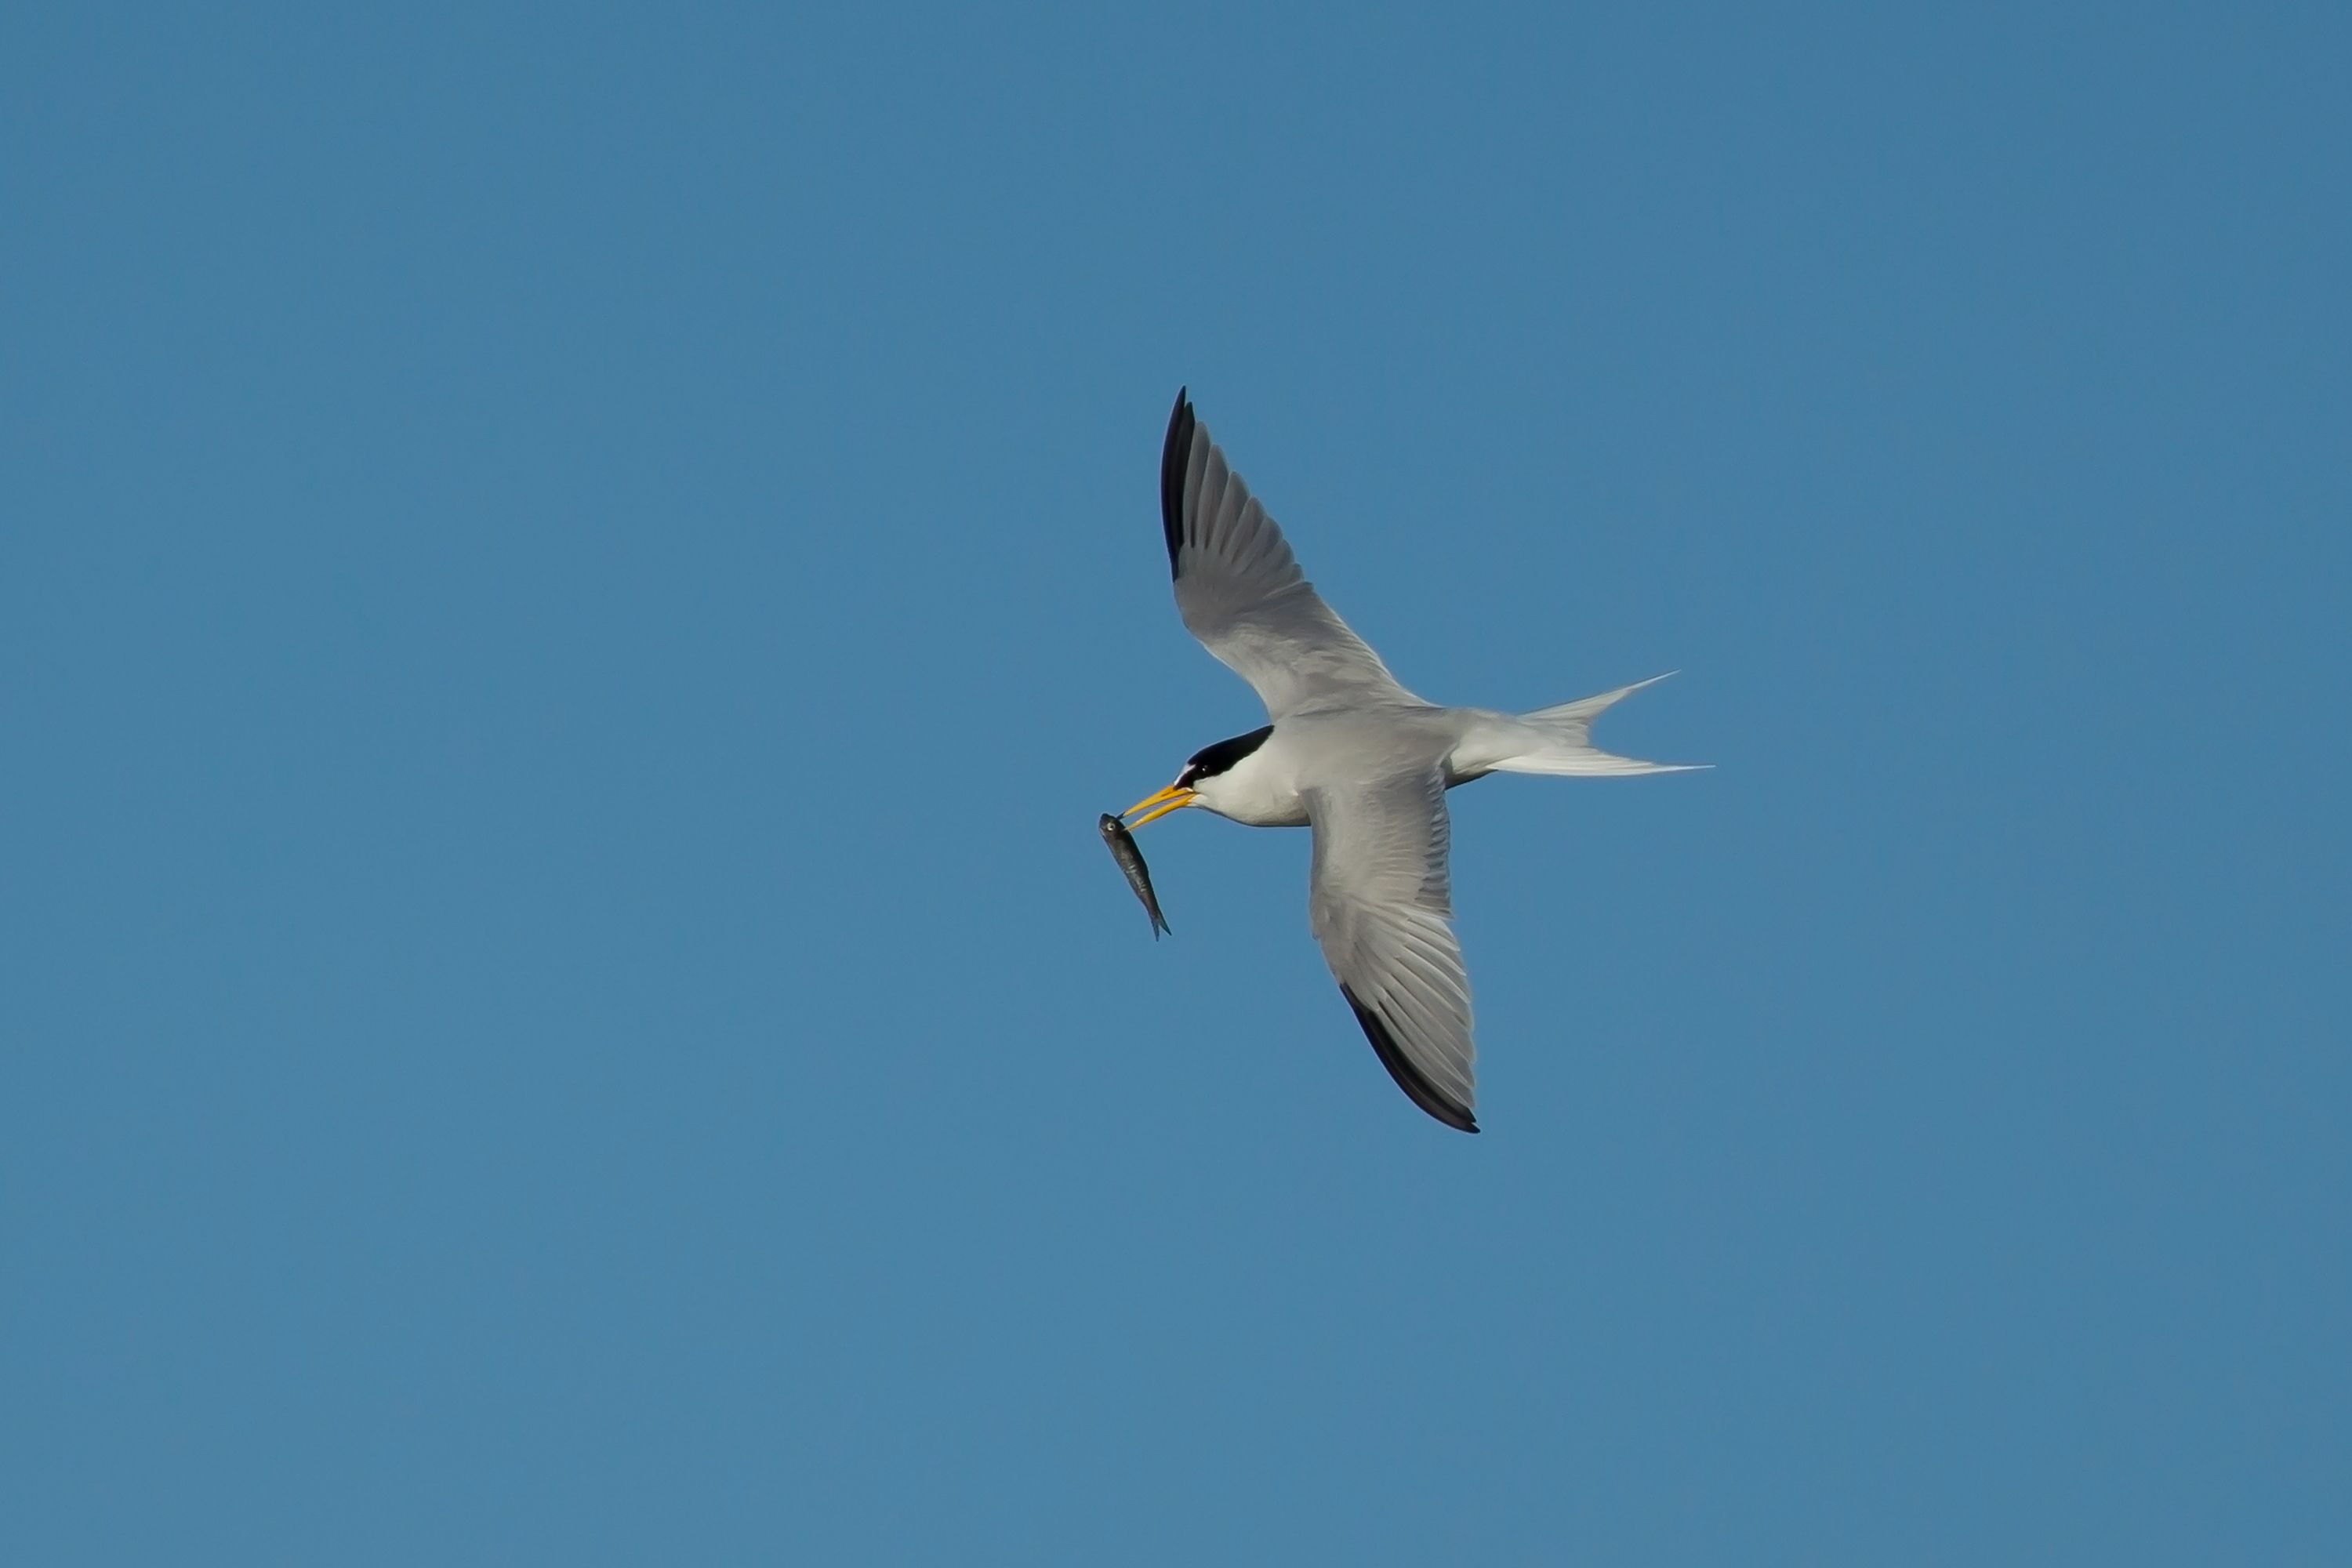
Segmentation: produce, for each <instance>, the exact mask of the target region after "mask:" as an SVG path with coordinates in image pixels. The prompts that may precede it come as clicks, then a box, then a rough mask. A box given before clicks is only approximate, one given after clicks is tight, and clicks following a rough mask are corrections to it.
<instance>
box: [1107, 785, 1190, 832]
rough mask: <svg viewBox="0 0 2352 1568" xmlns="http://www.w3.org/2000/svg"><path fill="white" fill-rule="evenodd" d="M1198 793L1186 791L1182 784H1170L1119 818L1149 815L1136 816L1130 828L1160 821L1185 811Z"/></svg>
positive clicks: (1129, 808) (1148, 796)
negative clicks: (1175, 812)
mask: <svg viewBox="0 0 2352 1568" xmlns="http://www.w3.org/2000/svg"><path fill="white" fill-rule="evenodd" d="M1196 793H1197V792H1195V791H1193V790H1189V789H1186V788H1185V787H1184V786H1183V785H1181V784H1170V785H1169V786H1168V787H1167V788H1166V789H1163V790H1161V791H1160V793H1159V794H1158V795H1147V796H1146V797H1145V798H1143V799H1141V800H1139V801H1137V802H1136V803H1135V804H1134V805H1130V806H1129V807H1128V808H1127V809H1126V810H1125V811H1122V812H1120V813H1119V816H1135V814H1136V813H1137V812H1139V811H1140V812H1144V813H1146V814H1147V815H1145V816H1135V820H1134V821H1133V822H1130V823H1129V824H1128V825H1127V826H1129V828H1137V827H1140V826H1143V825H1144V824H1145V823H1147V822H1157V821H1159V820H1160V818H1161V817H1163V816H1167V815H1168V814H1169V813H1170V812H1171V811H1181V810H1183V809H1184V808H1185V807H1186V806H1188V805H1192V798H1193V795H1195V794H1196Z"/></svg>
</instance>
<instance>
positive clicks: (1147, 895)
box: [1097, 811, 1176, 942]
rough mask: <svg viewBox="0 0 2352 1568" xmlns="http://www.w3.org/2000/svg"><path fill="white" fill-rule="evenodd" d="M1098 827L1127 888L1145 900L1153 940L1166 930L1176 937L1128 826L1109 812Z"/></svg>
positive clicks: (1157, 939)
mask: <svg viewBox="0 0 2352 1568" xmlns="http://www.w3.org/2000/svg"><path fill="white" fill-rule="evenodd" d="M1097 826H1099V827H1100V828H1101V829H1102V836H1103V842H1104V843H1106V844H1108V845H1109V846H1110V858H1112V859H1114V860H1116V861H1118V868H1119V869H1120V870H1122V871H1124V872H1126V873H1127V885H1128V886H1129V887H1130V888H1133V889H1135V896H1136V897H1137V898H1138V899H1140V900H1142V901H1143V912H1144V913H1145V914H1148V915H1150V917H1151V940H1152V941H1154V942H1158V941H1159V940H1160V932H1161V931H1167V932H1168V934H1169V935H1170V936H1174V935H1175V934H1176V933H1175V932H1174V931H1171V930H1170V929H1169V925H1168V917H1167V916H1165V915H1163V914H1161V913H1160V900H1159V897H1158V896H1157V895H1156V894H1154V893H1153V892H1152V890H1151V872H1150V868H1147V867H1146V866H1145V865H1144V864H1143V851H1142V850H1140V849H1139V848H1137V847H1136V846H1135V835H1134V834H1132V833H1129V831H1128V830H1127V824H1125V823H1123V822H1121V821H1120V820H1119V819H1118V817H1116V816H1112V815H1111V814H1110V813H1109V812H1107V811H1106V812H1104V813H1103V815H1102V821H1101V822H1100V823H1098V824H1097Z"/></svg>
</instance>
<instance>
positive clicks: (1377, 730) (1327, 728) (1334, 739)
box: [1122, 392, 1676, 1132]
mask: <svg viewBox="0 0 2352 1568" xmlns="http://www.w3.org/2000/svg"><path fill="white" fill-rule="evenodd" d="M1160 507H1161V521H1162V525H1163V528H1164V531H1165V534H1166V539H1167V544H1168V560H1169V567H1170V571H1171V574H1172V575H1173V577H1174V579H1175V584H1176V603H1177V608H1178V610H1179V611H1180V612H1181V614H1182V616H1183V618H1184V624H1185V626H1186V627H1187V628H1189V629H1190V630H1191V631H1192V634H1193V636H1195V637H1198V638H1200V640H1201V642H1202V645H1203V646H1204V647H1207V648H1208V650H1209V651H1210V652H1211V653H1213V654H1214V655H1215V656H1216V657H1217V658H1220V659H1222V660H1223V662H1224V663H1226V664H1227V665H1229V666H1231V667H1232V668H1234V670H1235V671H1236V672H1238V673H1239V674H1240V675H1241V676H1242V677H1243V679H1245V680H1247V681H1248V682H1249V683H1250V684H1251V685H1252V686H1253V687H1255V689H1257V692H1258V695H1259V696H1260V697H1261V698H1262V699H1264V700H1265V707H1266V715H1267V717H1268V719H1270V720H1271V721H1272V722H1271V723H1269V724H1267V725H1265V727H1263V728H1260V729H1258V730H1255V731H1250V732H1249V733H1247V734H1244V735H1236V736H1234V737H1233V738H1232V739H1231V740H1227V741H1220V742H1217V743H1216V744H1214V745H1212V746H1206V747H1203V748H1202V750H1201V751H1199V752H1195V753H1194V754H1193V756H1192V760H1191V761H1190V762H1189V763H1186V764H1185V767H1184V771H1183V772H1182V773H1180V774H1178V776H1177V779H1176V782H1175V783H1174V784H1171V785H1170V786H1169V787H1168V788H1166V789H1164V790H1162V791H1160V793H1159V794H1158V795H1152V796H1150V797H1149V798H1147V799H1145V800H1143V801H1141V802H1139V803H1138V804H1137V805H1134V806H1133V807H1131V808H1129V810H1128V811H1127V812H1125V813H1123V814H1122V815H1123V816H1130V817H1134V818H1135V819H1136V820H1135V821H1134V822H1132V823H1131V824H1129V826H1135V827H1140V826H1143V825H1144V824H1146V823H1148V822H1151V821H1154V820H1156V819H1157V818H1158V817H1160V816H1165V815H1167V814H1168V813H1169V812H1171V811H1175V810H1178V809H1180V808H1181V807H1184V806H1200V807H1202V808H1204V809H1206V810H1209V811H1213V812H1214V813H1216V814H1217V815H1218V816H1225V817H1230V818H1231V819H1233V820H1234V821H1235V822H1240V823H1244V824H1246V825H1248V826H1253V827H1310V826H1311V827H1312V828H1314V829H1315V858H1314V869H1313V871H1312V873H1311V874H1310V877H1309V883H1310V887H1309V893H1308V903H1307V912H1308V923H1309V925H1310V926H1311V927H1312V929H1313V931H1314V933H1315V938H1316V941H1317V942H1319V943H1320V944H1321V945H1322V948H1323V954H1324V957H1325V959H1326V960H1327V961H1328V963H1329V964H1330V966H1331V972H1332V973H1333V975H1334V976H1335V977H1336V978H1337V979H1338V980H1339V989H1340V992H1341V994H1343V995H1344V996H1345V997H1346V998H1347V1000H1348V1005H1349V1006H1350V1007H1351V1008H1353V1009H1354V1011H1355V1014H1356V1017H1357V1021H1358V1022H1359V1023H1360V1024H1361V1025H1362V1026H1363V1029H1364V1033H1365V1035H1366V1037H1368V1038H1370V1040H1371V1042H1372V1047H1373V1048H1374V1050H1375V1051H1377V1052H1378V1053H1379V1056H1380V1058H1381V1064H1382V1065H1383V1066H1385V1067H1386V1068H1388V1069H1389V1072H1390V1074H1391V1077H1393V1078H1394V1079H1396V1081H1397V1084H1398V1087H1400V1088H1401V1089H1403V1090H1404V1091H1405V1093H1406V1094H1407V1095H1408V1096H1410V1097H1411V1098H1412V1100H1413V1102H1414V1103H1415V1104H1417V1105H1419V1106H1420V1107H1421V1108H1422V1109H1423V1110H1426V1111H1428V1112H1429V1113H1430V1114H1431V1115H1432V1116H1433V1117H1435V1118H1437V1119H1438V1120H1439V1121H1443V1122H1444V1123H1445V1124H1446V1125H1448V1126H1451V1127H1455V1128H1459V1129H1460V1130H1461V1131H1465V1132H1475V1131H1477V1130H1478V1128H1477V1123H1476V1121H1475V1119H1474V1117H1473V1115H1472V1111H1471V1107H1472V1105H1473V1103H1474V1088H1475V1086H1474V1079H1473V1072H1472V1061H1473V1057H1474V1051H1473V1047H1472V1045H1471V1018H1470V988H1469V981H1468V977H1467V975H1466V974H1465V972H1464V969H1463V964H1462V952H1461V948H1460V946H1459V945H1458V944H1457V943H1456V942H1455V941H1454V931H1453V926H1452V923H1451V920H1452V915H1453V904H1452V900H1451V896H1450V894H1449V892H1448V885H1447V871H1446V858H1447V848H1448V844H1449V839H1450V825H1449V823H1448V820H1447V815H1446V809H1445V792H1446V791H1447V790H1448V789H1451V788H1453V787H1454V786H1455V785H1456V784H1466V783H1468V782H1469V781H1470V780H1472V779H1475V778H1483V777H1485V776H1486V774H1488V773H1497V772H1509V773H1560V774H1584V775H1592V774H1604V773H1668V772H1674V771H1676V769H1675V767H1674V766H1673V765H1671V764H1665V763H1643V762H1638V761H1635V760H1634V759H1633V758H1630V757H1617V756H1612V755H1610V754H1609V753H1608V752H1601V751H1597V750H1595V749H1594V748H1593V747H1592V746H1591V745H1590V744H1589V743H1588V734H1589V731H1590V730H1591V723H1592V721H1593V719H1594V718H1595V717H1597V716H1598V715H1599V714H1600V713H1601V710H1603V709H1606V708H1607V707H1608V706H1609V705H1610V704H1611V703H1612V702H1615V701H1617V700H1619V699H1620V698H1622V697H1624V696H1626V695H1627V694H1629V693H1631V692H1633V691H1635V690H1638V689H1640V687H1642V686H1646V685H1648V684H1649V682H1648V681H1642V682H1639V683H1637V684H1636V685H1634V686H1626V687H1621V688H1619V689H1616V690H1614V691H1609V692H1603V693H1602V694H1601V695H1600V696H1598V697H1589V698H1586V699H1584V700H1581V701H1578V702H1570V703H1563V704H1561V705H1560V706H1559V707H1557V708H1547V709H1540V710H1537V711H1535V712H1532V713H1521V714H1510V713H1501V712H1496V711H1493V710H1487V709H1480V708H1443V707H1438V706H1436V705H1434V704H1433V703H1428V702H1424V701H1423V700H1421V699H1420V698H1418V697H1415V696H1414V695H1413V694H1412V693H1411V692H1410V691H1407V690H1406V689H1404V688H1403V687H1402V686H1401V685H1399V684H1398V683H1397V680H1396V679H1395V677H1393V676H1391V674H1390V673H1389V671H1388V668H1387V667H1386V666H1385V665H1383V664H1381V660H1380V657H1379V656H1378V655H1377V654H1375V653H1373V652H1372V650H1371V649H1370V647H1367V646H1365V644H1364V642H1363V640H1362V639H1361V638H1360V637H1357V636H1356V635H1355V633H1354V632H1352V631H1350V630H1349V628H1348V626H1347V624H1346V623H1345V622H1344V621H1342V620H1340V619H1339V616H1337V615H1336V614H1334V613H1333V612H1332V610H1331V608H1330V606H1329V605H1326V604H1325V603H1324V602H1323V600H1322V599H1321V597H1320V596H1319V595H1317V594H1316V592H1315V589H1314V586H1313V584H1309V583H1308V582H1307V579H1306V577H1305V575H1304V574H1301V573H1300V571H1299V569H1298V564H1297V560H1296V559H1295V558H1294V557H1293V556H1292V554H1291V552H1290V547H1289V545H1288V543H1286V542H1285V541H1284V539H1283V537H1282V532H1281V531H1280V530H1279V529H1278V528H1276V526H1275V524H1274V521H1273V519H1271V518H1269V517H1267V516H1266V514H1265V508H1264V507H1262V506H1260V505H1259V504H1258V502H1257V501H1256V500H1255V499H1253V498H1252V497H1251V495H1250V493H1249V489H1248V487H1247V486H1246V485H1244V483H1243V482H1242V479H1241V477H1240V476H1239V475H1237V474H1234V472H1233V471H1232V469H1231V468H1229V467H1228V466H1227V464H1226V462H1225V460H1224V455H1223V453H1222V452H1221V451H1219V450H1218V449H1217V447H1216V446H1215V444H1214V443H1213V442H1212V441H1211V440H1210V439H1209V434H1208V431H1207V430H1206V429H1205V428H1204V427H1202V426H1201V425H1200V424H1199V422H1198V421H1197V420H1196V418H1195V417H1194V416H1193V413H1192V405H1191V403H1190V402H1189V401H1187V399H1186V397H1185V395H1183V394H1182V393H1181V392H1180V393H1178V394H1177V395H1176V408H1175V412H1174V413H1173V414H1172V415H1171V416H1170V419H1169V425H1168V439H1167V444H1166V446H1165V447H1164V448H1163V451H1162V456H1161V460H1160Z"/></svg>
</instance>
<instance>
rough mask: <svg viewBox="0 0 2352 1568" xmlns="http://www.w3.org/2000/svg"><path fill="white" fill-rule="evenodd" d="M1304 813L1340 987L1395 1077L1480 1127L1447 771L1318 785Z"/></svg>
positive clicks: (1324, 930)
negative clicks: (1450, 874)
mask: <svg viewBox="0 0 2352 1568" xmlns="http://www.w3.org/2000/svg"><path fill="white" fill-rule="evenodd" d="M1307 816H1308V818H1309V820H1311V821H1312V822H1313V823H1314V825H1315V868H1314V871H1313V873H1312V875H1311V877H1310V879H1309V886H1308V892H1307V920H1308V922H1309V923H1310V924H1311V925H1312V926H1313V927H1314V931H1315V940H1316V941H1317V942H1320V943H1321V944H1322V947H1323V958H1324V962H1326V963H1328V964H1330V966H1331V973H1332V974H1333V975H1334V976H1335V977H1337V978H1338V980H1339V994H1341V995H1343V996H1345V997H1347V999H1348V1005H1349V1006H1350V1007H1352V1008H1354V1009H1355V1010H1356V1021H1357V1022H1358V1023H1360V1024H1361V1025H1362V1026H1364V1033H1365V1035H1366V1036H1367V1037H1370V1040H1371V1042H1372V1049H1374V1050H1375V1051H1378V1052H1379V1053H1380V1058H1381V1066H1382V1067H1384V1068H1388V1069H1389V1076H1390V1077H1391V1078H1393V1079H1396V1081H1397V1087H1398V1088H1399V1089H1403V1090H1404V1091H1405V1093H1406V1094H1407V1095H1408V1096H1410V1097H1411V1098H1412V1102H1413V1103H1414V1104H1415V1105H1418V1106H1420V1107H1421V1108H1422V1109H1423V1110H1426V1111H1427V1112H1429V1114H1430V1115H1432V1116H1434V1117H1435V1118H1437V1120H1438V1121H1443V1122H1444V1123H1445V1125H1447V1126H1448V1127H1454V1128H1459V1129H1460V1130H1461V1131H1465V1132H1475V1131H1478V1123H1477V1121H1476V1120H1475V1118H1474V1117H1473V1115H1472V1114H1471V1107H1472V1106H1473V1104H1474V1103H1475V1093H1476V1089H1475V1071H1474V1066H1473V1061H1474V1058H1475V1054H1476V1053H1475V1051H1474V1050H1473V1049H1472V1047H1471V1044H1470V979H1469V976H1468V974H1467V973H1465V972H1464V970H1463V967H1462V945H1461V943H1459V942H1456V941H1454V928H1453V926H1452V924H1451V923H1450V921H1451V917H1452V916H1453V913H1454V904H1453V899H1452V896H1451V894H1450V893H1449V891H1448V879H1447V876H1446V868H1445V858H1446V850H1447V846H1448V839H1449V837H1450V834H1449V830H1448V827H1447V823H1446V816H1445V781H1444V778H1443V777H1442V776H1441V775H1440V774H1439V773H1437V772H1436V771H1435V770H1434V769H1431V770H1428V771H1426V772H1421V771H1415V772H1412V773H1391V774H1389V775H1388V776H1386V777H1373V778H1369V779H1365V780H1362V781H1360V782H1350V783H1348V784H1339V785H1333V786H1328V787H1325V788H1319V789H1315V790H1311V791H1309V792H1307Z"/></svg>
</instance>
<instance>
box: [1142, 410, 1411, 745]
mask: <svg viewBox="0 0 2352 1568" xmlns="http://www.w3.org/2000/svg"><path fill="white" fill-rule="evenodd" d="M1160 522H1161V524H1162V526H1163V527H1164V528H1165V529H1166V531H1167V535H1168V569H1169V571H1170V572H1171V574H1174V576H1175V579H1176V609H1177V611H1178V613H1179V614H1181V616H1183V617H1184V626H1185V629H1187V630H1188V631H1190V632H1191V633H1192V635H1193V636H1194V637H1198V638H1200V639H1201V645H1202V647H1205V648H1207V649H1208V650H1209V651H1210V652H1211V653H1213V654H1214V655H1215V656H1216V657H1217V658H1220V659H1222V660H1223V662H1224V663H1226V664H1228V665H1230V666H1232V667H1233V668H1234V672H1235V673H1236V674H1238V675H1240V677H1241V678H1242V679H1244V680H1246V681H1248V682H1249V683H1250V685H1251V686H1252V687H1254V688H1255V689H1256V690H1257V694H1258V696H1259V698H1260V699H1262V700H1264V701H1265V712H1266V717H1267V718H1269V719H1274V720H1280V719H1282V718H1284V717H1286V716H1287V715H1289V714H1292V713H1297V712H1299V711H1301V710H1305V709H1307V708H1311V707H1315V706H1318V705H1319V704H1323V703H1326V702H1328V701H1329V700H1332V699H1334V698H1338V699H1342V700H1347V701H1349V702H1354V703H1364V702H1381V701H1389V702H1417V701H1418V700H1419V699H1417V698H1415V697H1414V696H1413V695H1412V693H1411V692H1409V691H1407V690H1405V689H1404V688H1402V687H1401V686H1399V685H1398V684H1397V681H1396V677H1394V676H1392V675H1391V674H1390V673H1389V672H1388V667H1387V666H1385V665H1383V664H1382V663H1381V659H1380V656H1379V655H1378V654H1376V653H1374V652H1373V651H1372V650H1371V649H1370V648H1369V647H1365V646H1364V640H1363V638H1361V637H1358V636H1357V635H1356V634H1355V633H1354V632H1351V631H1349V629H1348V623H1347V622H1345V621H1343V620H1341V619H1340V618H1339V616H1337V615H1335V614H1333V613H1332V610H1331V606H1330V605H1327V604H1325V603H1324V602H1323V600H1322V597H1321V595H1318V594H1317V593H1316V592H1315V585H1314V584H1312V583H1309V582H1308V581H1307V577H1306V574H1303V573H1302V572H1300V571H1299V569H1298V561H1297V557H1296V556H1294V555H1292V554H1291V552H1290V545H1289V543H1288V542H1287V541H1286V540H1285V539H1284V538H1283V537H1282V530H1280V529H1279V528H1276V526H1275V525H1274V519H1272V518H1270V517H1268V516H1266V515H1265V507H1263V506H1261V505H1259V504H1258V501H1257V500H1256V498H1255V497H1254V496H1252V495H1251V494H1250V492H1249V486H1247V485H1246V484H1244V483H1243V482H1242V477H1241V476H1240V475H1239V474H1237V473H1234V471H1233V469H1232V468H1229V467H1228V466H1226V463H1225V455H1224V454H1223V452H1220V451H1219V450H1217V446H1216V443H1215V442H1213V441H1212V440H1210V439H1209V427H1208V426H1205V425H1202V423H1201V422H1200V421H1199V420H1197V419H1195V418H1194V417H1193V416H1192V404H1191V402H1190V401H1188V400H1187V399H1186V397H1185V395H1184V394H1183V393H1181V392H1179V393H1178V394H1177V395H1176V408H1175V412H1174V413H1172V414H1171V415H1170V416H1168V441H1167V445H1166V446H1165V447H1162V448H1161V449H1160Z"/></svg>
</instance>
